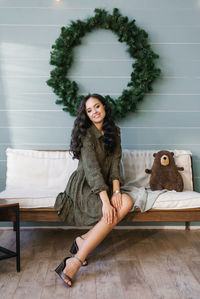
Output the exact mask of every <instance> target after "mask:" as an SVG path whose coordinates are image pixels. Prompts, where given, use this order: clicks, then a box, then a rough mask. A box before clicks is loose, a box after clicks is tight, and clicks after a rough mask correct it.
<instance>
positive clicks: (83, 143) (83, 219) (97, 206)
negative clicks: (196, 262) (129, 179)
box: [55, 94, 133, 286]
mask: <svg viewBox="0 0 200 299" xmlns="http://www.w3.org/2000/svg"><path fill="white" fill-rule="evenodd" d="M70 149H71V151H72V153H73V158H75V159H79V164H78V168H77V170H76V171H75V172H73V174H72V175H71V177H70V179H69V181H68V184H67V186H66V189H65V191H64V192H62V193H59V194H58V196H57V199H56V203H55V208H56V210H57V211H58V215H59V217H60V218H61V219H62V220H63V221H67V222H68V223H69V224H72V225H90V224H94V223H96V222H97V223H96V224H95V225H94V226H93V227H92V228H91V229H90V230H89V231H88V232H87V233H86V234H84V235H82V236H78V237H77V238H76V239H75V240H74V242H73V245H72V248H71V249H70V252H71V253H72V254H74V255H73V256H72V257H66V258H65V259H64V260H63V261H62V263H61V264H60V265H59V266H58V267H57V268H56V270H55V271H56V272H57V273H58V275H59V276H60V278H61V279H62V280H63V281H64V283H65V284H66V285H67V286H71V285H72V278H73V277H74V276H75V274H76V273H77V271H78V270H79V268H80V267H81V265H87V260H85V259H86V257H87V256H88V254H89V253H90V252H91V251H92V250H93V249H94V248H95V247H96V246H97V245H98V244H99V243H100V242H101V241H102V240H103V239H104V238H105V237H106V236H107V235H108V233H109V232H110V231H111V230H112V229H113V227H114V226H115V225H116V224H117V223H118V222H119V221H121V220H122V219H123V218H124V217H125V216H126V215H127V213H128V212H129V211H130V210H131V208H132V205H133V201H132V199H131V197H130V196H129V195H128V194H125V193H124V194H121V192H120V182H121V181H122V180H121V176H120V159H121V139H120V130H119V128H118V127H117V126H115V124H114V122H113V120H112V118H111V113H110V109H109V107H108V106H107V104H106V100H105V99H104V97H102V96H100V95H98V94H92V95H90V96H87V97H86V98H85V99H84V100H83V101H82V102H81V104H80V106H79V109H78V113H77V117H76V120H75V122H74V128H73V131H72V140H71V147H70Z"/></svg>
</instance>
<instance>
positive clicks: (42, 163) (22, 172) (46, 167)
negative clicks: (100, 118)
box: [6, 148, 193, 192]
mask: <svg viewBox="0 0 200 299" xmlns="http://www.w3.org/2000/svg"><path fill="white" fill-rule="evenodd" d="M154 152H156V151H147V150H144V151H143V150H142V151H139V150H123V155H122V170H123V174H124V179H125V180H126V183H127V182H129V181H130V182H131V183H133V184H134V185H135V186H136V187H148V186H149V178H150V176H149V175H148V174H146V173H145V168H151V167H152V164H153V161H154V158H153V153H154ZM174 153H175V161H176V164H177V165H178V166H183V167H184V171H183V172H180V173H181V175H182V177H183V180H184V190H193V181H192V167H191V153H190V152H189V151H183V150H175V151H174ZM6 154H7V174H6V189H20V188H25V189H27V188H30V189H32V188H34V189H35V190H36V189H38V190H43V189H45V190H54V191H55V190H57V191H58V192H60V191H63V190H64V189H65V187H66V184H67V181H68V179H69V177H70V175H71V173H72V172H73V171H74V170H75V169H76V168H77V165H78V160H73V159H72V156H71V155H70V153H69V152H68V151H37V150H19V149H11V148H8V149H7V151H6Z"/></svg>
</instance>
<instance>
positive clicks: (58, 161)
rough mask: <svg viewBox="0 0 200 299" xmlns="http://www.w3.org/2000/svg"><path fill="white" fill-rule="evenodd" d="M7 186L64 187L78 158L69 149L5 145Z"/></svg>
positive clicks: (44, 188) (12, 187)
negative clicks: (75, 158)
mask: <svg viewBox="0 0 200 299" xmlns="http://www.w3.org/2000/svg"><path fill="white" fill-rule="evenodd" d="M6 154H7V174H6V189H20V188H22V189H30V191H31V189H32V191H33V190H36V189H38V190H42V189H43V190H54V191H55V190H57V192H61V191H63V190H64V189H65V187H66V184H67V182H68V180H69V177H70V175H71V174H72V172H73V171H74V170H75V169H76V168H77V165H78V160H73V159H72V156H71V155H70V153H69V152H68V151H66V152H59V151H36V150H18V149H11V148H8V149H7V151H6Z"/></svg>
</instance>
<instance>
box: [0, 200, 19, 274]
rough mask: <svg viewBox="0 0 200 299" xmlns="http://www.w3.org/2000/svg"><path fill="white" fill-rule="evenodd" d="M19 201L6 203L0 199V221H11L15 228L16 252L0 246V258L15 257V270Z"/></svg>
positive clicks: (17, 249)
mask: <svg viewBox="0 0 200 299" xmlns="http://www.w3.org/2000/svg"><path fill="white" fill-rule="evenodd" d="M19 213H20V212H19V203H14V204H7V203H6V200H2V199H1V200H0V221H12V222H14V223H15V230H16V252H14V251H11V250H9V249H7V248H4V247H1V246H0V253H2V254H1V255H0V260H3V259H7V258H11V257H16V267H17V272H20V217H19Z"/></svg>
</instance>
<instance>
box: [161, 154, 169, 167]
mask: <svg viewBox="0 0 200 299" xmlns="http://www.w3.org/2000/svg"><path fill="white" fill-rule="evenodd" d="M160 160H161V161H160V162H161V165H163V166H167V165H169V157H168V156H167V155H163V156H162V157H161V159H160Z"/></svg>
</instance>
